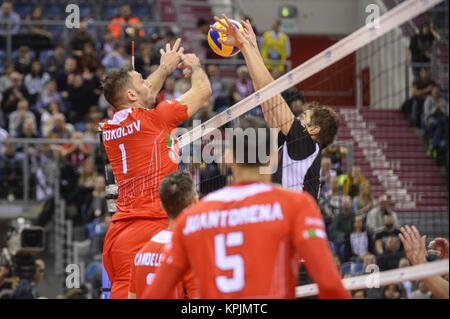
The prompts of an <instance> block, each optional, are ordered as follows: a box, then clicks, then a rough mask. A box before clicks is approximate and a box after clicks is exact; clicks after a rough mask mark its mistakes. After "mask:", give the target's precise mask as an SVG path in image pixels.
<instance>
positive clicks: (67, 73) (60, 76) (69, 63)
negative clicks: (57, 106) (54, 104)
mask: <svg viewBox="0 0 450 319" xmlns="http://www.w3.org/2000/svg"><path fill="white" fill-rule="evenodd" d="M76 70H77V60H75V58H73V57H67V58H66V60H65V61H64V69H63V70H60V71H59V72H57V74H56V77H55V80H56V83H57V84H58V92H59V93H60V94H61V97H62V98H64V99H66V98H67V97H68V96H69V92H68V86H69V85H70V84H71V81H73V75H74V74H76ZM61 106H62V105H61Z"/></svg>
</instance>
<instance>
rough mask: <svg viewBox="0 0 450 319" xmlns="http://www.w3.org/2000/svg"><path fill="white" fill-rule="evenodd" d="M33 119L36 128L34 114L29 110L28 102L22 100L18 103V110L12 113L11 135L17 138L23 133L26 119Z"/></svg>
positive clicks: (10, 122) (10, 120)
mask: <svg viewBox="0 0 450 319" xmlns="http://www.w3.org/2000/svg"><path fill="white" fill-rule="evenodd" d="M28 118H29V119H31V120H32V121H33V122H34V125H35V126H36V117H35V116H34V114H33V112H30V111H29V110H28V101H27V100H25V99H22V100H20V101H19V103H17V110H16V111H14V112H12V113H11V115H10V117H9V130H8V131H9V134H10V135H11V136H13V137H17V136H19V135H20V133H21V129H22V125H23V123H24V121H25V120H26V119H28Z"/></svg>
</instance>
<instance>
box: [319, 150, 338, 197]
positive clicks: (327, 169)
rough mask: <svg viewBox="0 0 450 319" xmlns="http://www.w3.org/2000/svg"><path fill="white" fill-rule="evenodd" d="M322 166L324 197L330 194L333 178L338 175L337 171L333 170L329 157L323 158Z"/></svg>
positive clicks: (321, 191) (321, 185) (321, 181)
mask: <svg viewBox="0 0 450 319" xmlns="http://www.w3.org/2000/svg"><path fill="white" fill-rule="evenodd" d="M320 165H321V166H320V196H322V195H323V194H326V193H328V191H329V190H330V182H331V178H332V177H335V176H337V175H336V171H335V170H333V169H332V168H331V159H330V158H329V157H322V161H321V163H320Z"/></svg>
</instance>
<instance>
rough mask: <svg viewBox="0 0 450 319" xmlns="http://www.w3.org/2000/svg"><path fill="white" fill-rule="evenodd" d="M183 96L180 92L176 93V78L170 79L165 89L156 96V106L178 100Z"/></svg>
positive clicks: (165, 84) (167, 80)
mask: <svg viewBox="0 0 450 319" xmlns="http://www.w3.org/2000/svg"><path fill="white" fill-rule="evenodd" d="M180 96H181V93H180V92H177V91H175V78H173V77H168V78H167V79H166V81H165V82H164V88H163V89H162V90H161V91H160V92H159V93H158V95H157V96H156V104H159V103H161V102H162V101H165V100H169V99H176V98H178V97H180Z"/></svg>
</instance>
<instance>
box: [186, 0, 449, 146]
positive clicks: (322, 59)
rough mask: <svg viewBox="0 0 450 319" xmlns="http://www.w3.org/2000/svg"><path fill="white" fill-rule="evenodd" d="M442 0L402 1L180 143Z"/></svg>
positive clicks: (190, 139) (246, 109)
mask: <svg viewBox="0 0 450 319" xmlns="http://www.w3.org/2000/svg"><path fill="white" fill-rule="evenodd" d="M442 1H443V0H409V1H405V2H403V3H401V4H400V5H398V6H396V7H395V8H394V9H392V10H390V11H388V12H386V13H385V14H384V15H383V16H381V17H380V20H379V23H378V24H375V23H374V24H373V25H370V24H368V25H365V26H363V27H361V28H360V29H358V30H357V31H355V32H353V33H352V34H350V35H349V36H347V37H345V38H344V39H342V40H340V41H339V42H337V43H335V44H334V45H332V46H331V47H329V48H328V49H326V50H324V51H322V52H321V53H319V54H317V55H316V56H314V57H312V58H311V59H309V60H308V61H306V62H304V63H303V64H301V65H299V66H298V67H296V68H295V69H293V70H291V71H290V72H288V73H286V74H285V75H283V76H281V77H280V78H279V79H277V80H276V81H274V82H272V83H270V84H268V85H266V86H265V87H263V88H262V89H260V90H258V91H256V92H254V93H253V94H251V95H250V96H248V97H246V98H245V99H243V100H241V101H239V102H238V103H236V104H234V105H233V106H232V107H230V108H229V109H228V110H225V111H223V112H222V113H220V114H217V115H216V116H214V117H213V118H211V119H209V120H208V121H206V122H205V123H203V124H201V125H199V126H197V127H195V128H193V129H192V130H191V131H189V132H187V133H185V134H183V135H182V136H180V137H179V138H178V139H179V142H180V147H183V146H186V145H189V144H190V143H192V142H194V141H195V140H197V139H199V138H201V137H202V136H204V135H206V134H209V133H210V132H212V131H213V130H215V129H217V128H218V127H220V126H222V125H224V124H226V123H228V122H230V121H232V120H233V119H235V118H236V117H238V116H240V115H242V114H244V113H246V112H248V111H250V110H251V109H253V108H255V107H256V106H258V105H260V104H261V103H263V102H265V101H267V100H268V99H270V98H272V97H273V96H275V95H277V94H280V93H281V92H283V91H285V90H286V89H288V88H290V87H292V86H294V85H296V84H298V83H300V82H301V81H303V80H305V79H307V78H309V77H310V76H312V75H314V74H317V73H318V72H320V71H321V70H323V69H325V68H327V67H328V66H330V65H332V64H333V63H335V62H337V61H339V60H340V59H342V58H344V57H346V56H347V55H349V54H351V53H353V52H355V51H356V50H358V49H360V48H362V47H363V46H365V45H366V44H368V43H370V42H372V41H374V40H375V39H377V38H379V37H381V36H382V35H384V34H386V33H388V32H389V31H391V30H392V29H394V28H396V27H398V26H400V25H401V24H403V23H405V22H406V21H408V20H411V19H412V18H414V17H416V16H418V15H420V14H421V13H423V12H425V11H427V10H428V9H430V8H432V7H433V6H435V5H437V4H438V3H440V2H442ZM376 25H377V26H378V27H377V26H376Z"/></svg>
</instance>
